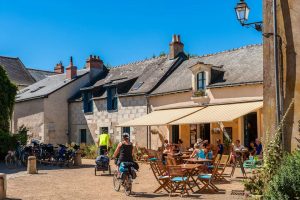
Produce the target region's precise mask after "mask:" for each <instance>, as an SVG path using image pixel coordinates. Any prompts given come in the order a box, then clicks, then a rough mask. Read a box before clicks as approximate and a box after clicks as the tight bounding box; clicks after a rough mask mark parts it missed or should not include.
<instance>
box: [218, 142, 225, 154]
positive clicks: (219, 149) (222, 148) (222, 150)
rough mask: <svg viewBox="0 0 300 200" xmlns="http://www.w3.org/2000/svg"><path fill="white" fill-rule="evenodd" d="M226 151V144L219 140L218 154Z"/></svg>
mask: <svg viewBox="0 0 300 200" xmlns="http://www.w3.org/2000/svg"><path fill="white" fill-rule="evenodd" d="M223 153H224V145H223V144H222V143H221V140H220V139H218V140H217V154H220V155H223Z"/></svg>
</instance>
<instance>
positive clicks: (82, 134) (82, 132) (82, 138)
mask: <svg viewBox="0 0 300 200" xmlns="http://www.w3.org/2000/svg"><path fill="white" fill-rule="evenodd" d="M80 143H86V129H80Z"/></svg>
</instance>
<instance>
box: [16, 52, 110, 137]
mask: <svg viewBox="0 0 300 200" xmlns="http://www.w3.org/2000/svg"><path fill="white" fill-rule="evenodd" d="M90 60H91V59H89V60H88V61H87V62H90ZM55 71H56V72H60V74H57V75H52V76H48V77H46V78H44V79H42V80H40V81H38V82H36V83H34V84H32V85H30V86H28V87H26V88H24V89H22V90H20V91H19V92H18V94H17V96H16V103H15V108H14V115H13V131H16V130H17V129H18V127H20V126H21V125H25V126H26V127H27V128H28V129H29V135H30V137H32V138H36V139H40V140H41V141H42V142H45V143H66V142H67V141H68V136H69V131H68V120H69V117H68V110H69V107H68V99H69V98H71V97H72V96H74V95H75V94H76V93H77V92H78V91H79V89H80V88H81V87H85V86H87V85H90V84H92V83H93V81H95V80H96V79H97V77H98V76H101V74H102V73H104V71H105V67H104V66H103V62H102V61H101V60H100V59H99V58H93V62H91V63H89V65H87V67H86V69H82V70H77V67H76V66H74V65H73V61H72V58H71V61H70V65H69V66H68V67H67V68H66V73H63V72H64V67H63V66H62V64H61V63H60V64H58V65H57V66H56V68H55Z"/></svg>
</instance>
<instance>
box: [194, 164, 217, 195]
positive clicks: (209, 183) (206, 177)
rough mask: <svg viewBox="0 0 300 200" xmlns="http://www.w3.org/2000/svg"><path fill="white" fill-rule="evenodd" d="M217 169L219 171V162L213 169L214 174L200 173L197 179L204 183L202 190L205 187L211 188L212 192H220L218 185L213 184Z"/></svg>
mask: <svg viewBox="0 0 300 200" xmlns="http://www.w3.org/2000/svg"><path fill="white" fill-rule="evenodd" d="M217 171H218V164H217V165H216V166H215V168H214V169H213V171H212V174H200V175H198V178H197V180H199V181H200V182H201V183H202V184H203V186H202V188H201V189H200V192H201V191H203V190H205V189H209V190H211V191H212V192H219V189H218V188H217V186H216V185H215V184H213V180H214V177H215V175H216V173H217Z"/></svg>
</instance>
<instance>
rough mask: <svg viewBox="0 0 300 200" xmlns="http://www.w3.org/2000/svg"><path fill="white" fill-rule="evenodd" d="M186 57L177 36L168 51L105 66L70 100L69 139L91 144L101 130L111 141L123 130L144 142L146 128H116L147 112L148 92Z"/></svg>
mask: <svg viewBox="0 0 300 200" xmlns="http://www.w3.org/2000/svg"><path fill="white" fill-rule="evenodd" d="M185 59H186V56H185V54H184V53H183V44H182V43H181V41H180V37H179V36H174V37H173V41H172V42H171V44H170V54H169V55H168V56H160V57H156V58H152V59H146V60H144V61H139V62H134V63H130V64H125V65H121V66H117V67H113V68H111V69H108V71H107V73H106V74H104V75H103V77H102V78H100V79H99V80H98V81H97V82H96V83H95V84H93V85H91V86H89V87H83V88H81V93H79V94H78V96H77V97H75V98H72V99H70V101H69V107H70V110H69V111H70V113H69V116H70V124H69V126H70V133H71V138H70V141H73V142H77V143H82V142H83V143H94V141H95V139H96V138H97V134H99V133H100V132H101V131H102V130H103V129H105V130H108V132H109V133H110V135H111V137H112V139H113V141H114V142H117V141H120V140H121V134H122V133H123V132H128V133H130V138H131V140H132V141H133V142H135V143H136V144H137V145H139V146H149V145H148V144H147V142H148V139H147V136H148V134H147V133H148V129H147V127H128V126H126V127H119V126H118V125H119V124H120V123H123V122H125V121H128V120H132V119H135V118H138V117H141V116H144V115H146V114H147V113H148V112H149V99H148V95H149V94H150V93H151V92H152V91H153V90H155V89H156V88H157V87H158V86H159V85H160V84H161V82H163V81H164V80H165V78H166V77H167V76H168V75H169V74H170V73H172V71H174V70H175V69H176V68H177V67H178V66H179V65H180V64H181V63H182V62H183V61H184V60H185Z"/></svg>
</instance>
